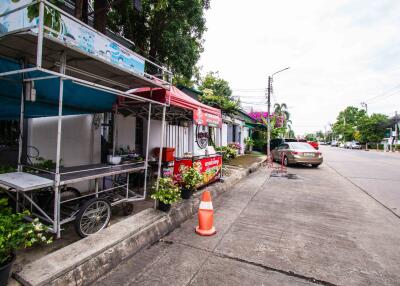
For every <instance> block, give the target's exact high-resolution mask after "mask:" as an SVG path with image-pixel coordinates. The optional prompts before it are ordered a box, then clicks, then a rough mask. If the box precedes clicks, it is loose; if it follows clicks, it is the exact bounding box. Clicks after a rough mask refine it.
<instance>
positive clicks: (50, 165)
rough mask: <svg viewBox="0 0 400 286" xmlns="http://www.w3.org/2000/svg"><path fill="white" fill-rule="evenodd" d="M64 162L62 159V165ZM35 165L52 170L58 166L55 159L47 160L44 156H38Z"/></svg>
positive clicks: (38, 167)
mask: <svg viewBox="0 0 400 286" xmlns="http://www.w3.org/2000/svg"><path fill="white" fill-rule="evenodd" d="M61 164H62V160H60V165H61ZM33 167H35V168H37V169H42V170H46V171H51V170H54V169H55V168H56V162H54V161H53V160H46V159H44V158H43V157H38V158H36V163H34V164H33Z"/></svg>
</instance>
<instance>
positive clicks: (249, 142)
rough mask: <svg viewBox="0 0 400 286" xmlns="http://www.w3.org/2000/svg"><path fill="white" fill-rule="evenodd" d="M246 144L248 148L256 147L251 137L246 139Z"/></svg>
mask: <svg viewBox="0 0 400 286" xmlns="http://www.w3.org/2000/svg"><path fill="white" fill-rule="evenodd" d="M244 143H245V144H246V145H247V146H253V145H254V140H253V139H251V138H250V137H246V138H244Z"/></svg>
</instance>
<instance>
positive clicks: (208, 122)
mask: <svg viewBox="0 0 400 286" xmlns="http://www.w3.org/2000/svg"><path fill="white" fill-rule="evenodd" d="M193 121H194V122H195V123H196V124H197V125H203V126H212V127H221V125H222V120H221V117H220V116H217V115H215V114H211V113H208V112H204V111H203V110H202V109H201V108H200V107H198V108H197V111H196V112H193Z"/></svg>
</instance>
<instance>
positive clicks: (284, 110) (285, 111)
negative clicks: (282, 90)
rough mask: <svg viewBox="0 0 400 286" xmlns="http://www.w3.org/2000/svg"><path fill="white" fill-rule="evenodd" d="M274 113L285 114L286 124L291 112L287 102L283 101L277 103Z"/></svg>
mask: <svg viewBox="0 0 400 286" xmlns="http://www.w3.org/2000/svg"><path fill="white" fill-rule="evenodd" d="M274 114H275V115H279V116H283V117H284V119H285V124H286V121H287V120H289V119H290V113H289V111H288V108H287V105H286V103H281V104H279V103H275V105H274Z"/></svg>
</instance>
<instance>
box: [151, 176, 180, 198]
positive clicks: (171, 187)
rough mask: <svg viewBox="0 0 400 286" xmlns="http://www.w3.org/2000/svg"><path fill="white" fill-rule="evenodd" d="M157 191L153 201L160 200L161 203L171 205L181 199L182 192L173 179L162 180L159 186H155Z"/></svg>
mask: <svg viewBox="0 0 400 286" xmlns="http://www.w3.org/2000/svg"><path fill="white" fill-rule="evenodd" d="M153 190H154V191H155V192H154V193H153V194H152V195H151V198H152V199H153V200H159V201H160V202H162V203H164V204H167V205H170V204H172V203H175V202H177V201H179V200H180V199H181V190H180V189H179V187H178V186H176V185H175V184H174V182H173V181H172V179H171V178H160V179H159V181H158V190H157V184H155V185H154V186H153Z"/></svg>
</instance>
